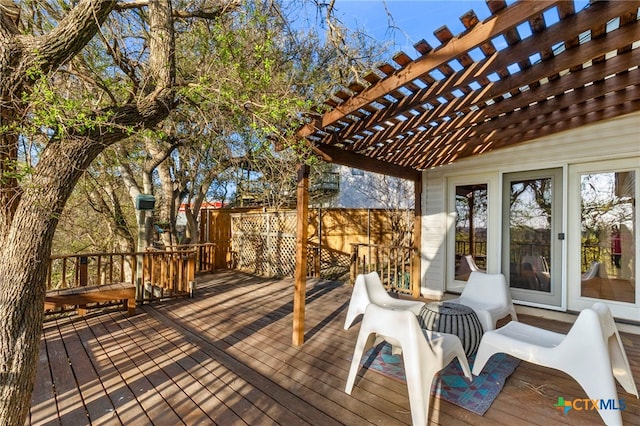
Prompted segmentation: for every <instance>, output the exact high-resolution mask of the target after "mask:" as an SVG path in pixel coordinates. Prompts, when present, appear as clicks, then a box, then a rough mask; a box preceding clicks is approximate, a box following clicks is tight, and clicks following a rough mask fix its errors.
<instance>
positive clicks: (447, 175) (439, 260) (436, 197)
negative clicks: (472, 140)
mask: <svg viewBox="0 0 640 426" xmlns="http://www.w3.org/2000/svg"><path fill="white" fill-rule="evenodd" d="M619 159H625V161H627V164H629V162H630V164H631V167H632V168H635V169H638V170H640V113H634V114H629V115H626V116H622V117H617V118H614V119H610V120H606V121H602V122H599V123H595V124H592V125H587V126H583V127H581V128H579V129H575V130H570V131H565V132H561V133H558V134H554V135H550V136H546V137H543V138H540V139H536V140H533V141H530V142H526V143H522V144H519V145H517V146H515V147H512V148H502V149H498V150H496V151H493V152H489V153H487V154H482V155H479V156H476V157H473V158H467V159H463V160H460V161H459V162H456V163H454V164H450V165H447V166H443V167H439V168H437V169H432V170H427V171H425V172H423V188H424V189H423V195H422V201H423V218H422V252H421V255H422V265H421V266H422V293H423V295H425V296H428V297H437V296H442V295H443V294H444V292H445V289H446V283H447V272H446V271H447V265H446V262H447V238H446V232H447V229H448V226H453V225H452V223H453V221H449V223H448V221H447V217H448V215H449V212H448V201H447V197H448V189H447V185H448V184H447V182H448V181H449V180H451V179H460V178H464V177H465V176H473V175H480V176H484V177H486V178H487V179H488V180H491V179H493V180H494V182H496V183H497V184H496V185H495V186H497V188H495V190H494V194H493V195H492V194H491V193H490V194H489V197H490V198H491V197H494V202H493V203H492V201H491V200H490V203H492V205H494V206H496V207H497V208H499V207H498V206H500V204H499V200H497V201H496V198H495V197H499V196H500V194H499V193H500V191H501V184H500V183H499V182H500V181H501V178H502V174H504V173H510V172H516V171H526V170H538V169H546V168H555V167H561V168H563V170H564V173H565V177H566V176H567V175H568V174H571V173H572V169H571V168H572V166H575V165H581V164H585V163H590V162H602V161H608V160H619ZM637 175H638V174H637ZM568 181H571V179H568ZM636 186H637V185H636ZM565 188H566V190H567V191H568V192H569V194H571V193H572V188H568V187H567V179H565ZM574 192H575V191H574ZM637 196H638V194H636V197H637ZM565 199H566V197H565ZM565 203H566V200H565ZM578 204H579V203H578ZM565 207H567V206H566V205H565ZM574 207H575V206H574ZM574 213H575V212H574ZM493 214H497V215H499V216H498V219H497V220H498V221H500V217H501V216H500V215H501V213H500V211H499V210H498V212H497V213H495V212H494V213H493ZM573 216H575V214H573ZM494 217H495V216H494ZM571 217H572V212H568V211H566V209H565V212H564V218H563V221H566V220H567V218H569V219H570V218H571ZM567 225H570V224H567ZM494 226H495V225H494ZM498 226H499V225H498ZM569 227H570V226H569ZM574 229H575V226H574ZM635 234H636V235H639V234H640V233H639V232H638V229H636V230H635ZM489 238H491V239H493V241H488V244H490V245H491V246H492V247H493V249H492V250H491V252H490V253H488V254H489V255H492V256H497V257H498V258H499V256H500V252H499V250H500V246H501V244H500V232H494V233H493V234H492V236H490V237H489ZM636 246H638V242H637V241H636ZM567 250H571V248H570V247H567ZM490 269H494V270H493V271H491V270H489V272H498V271H499V262H495V263H494V267H493V268H490Z"/></svg>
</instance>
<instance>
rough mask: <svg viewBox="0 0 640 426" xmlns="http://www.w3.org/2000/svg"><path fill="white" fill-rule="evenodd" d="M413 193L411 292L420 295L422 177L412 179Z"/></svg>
mask: <svg viewBox="0 0 640 426" xmlns="http://www.w3.org/2000/svg"><path fill="white" fill-rule="evenodd" d="M413 185H414V193H415V196H414V197H415V207H414V209H413V247H414V248H415V250H416V253H415V261H414V262H413V270H412V271H411V289H412V290H411V294H412V296H413V297H415V298H418V297H420V284H421V281H422V277H421V276H420V274H421V268H420V263H421V262H420V259H421V257H422V254H421V253H420V252H421V247H422V178H420V179H418V180H415V181H413Z"/></svg>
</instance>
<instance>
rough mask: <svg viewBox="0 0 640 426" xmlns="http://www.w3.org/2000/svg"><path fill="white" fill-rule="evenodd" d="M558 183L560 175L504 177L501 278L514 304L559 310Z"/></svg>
mask: <svg viewBox="0 0 640 426" xmlns="http://www.w3.org/2000/svg"><path fill="white" fill-rule="evenodd" d="M561 179H562V171H561V170H560V169H555V170H550V171H536V172H527V173H511V174H508V175H505V185H504V219H503V237H504V239H503V245H504V251H503V253H504V257H503V272H504V273H505V276H507V277H508V278H507V279H508V281H509V285H510V287H511V289H512V295H513V297H514V299H517V300H521V301H528V302H533V303H540V304H545V305H554V306H559V305H560V302H561V298H560V295H561V291H560V285H559V283H560V282H561V280H560V279H559V277H560V273H561V272H560V271H561V269H560V261H561V260H560V259H561V257H560V251H561V244H560V239H561V238H562V234H561V233H560V229H559V223H560V218H561V209H562V198H561V191H562V189H561V188H562V187H561V185H560V183H561ZM507 271H508V272H507Z"/></svg>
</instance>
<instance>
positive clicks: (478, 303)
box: [447, 271, 518, 332]
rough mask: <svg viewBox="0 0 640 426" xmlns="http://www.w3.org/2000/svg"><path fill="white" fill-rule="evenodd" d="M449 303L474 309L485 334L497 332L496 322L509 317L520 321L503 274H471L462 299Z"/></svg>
mask: <svg viewBox="0 0 640 426" xmlns="http://www.w3.org/2000/svg"><path fill="white" fill-rule="evenodd" d="M447 302H452V303H460V304H461V305H466V306H469V307H470V308H472V309H473V310H474V311H475V312H476V314H477V315H478V318H479V319H480V323H481V324H482V328H483V329H484V331H485V332H487V331H489V330H495V328H496V322H497V321H498V320H499V319H501V318H504V317H505V316H507V315H511V319H512V320H514V321H517V320H518V315H516V309H515V308H514V306H513V301H512V300H511V293H509V287H508V286H507V280H506V279H505V278H504V275H502V274H486V273H484V272H478V271H474V272H471V275H469V279H468V280H467V284H466V285H465V287H464V290H462V294H461V295H460V297H458V298H457V299H451V300H447Z"/></svg>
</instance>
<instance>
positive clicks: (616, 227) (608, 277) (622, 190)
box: [580, 171, 636, 303]
mask: <svg viewBox="0 0 640 426" xmlns="http://www.w3.org/2000/svg"><path fill="white" fill-rule="evenodd" d="M580 181H581V204H582V215H581V220H582V226H581V231H582V236H581V250H580V253H581V268H582V277H581V295H582V296H583V297H593V298H596V299H605V300H616V301H619V302H629V303H634V302H635V299H636V283H635V278H634V277H635V276H636V274H635V262H636V259H635V256H636V254H635V228H636V227H635V226H634V224H635V215H636V214H635V197H636V194H635V187H636V185H635V182H636V176H635V172H633V171H628V172H611V173H594V174H584V175H582V176H581V179H580Z"/></svg>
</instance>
